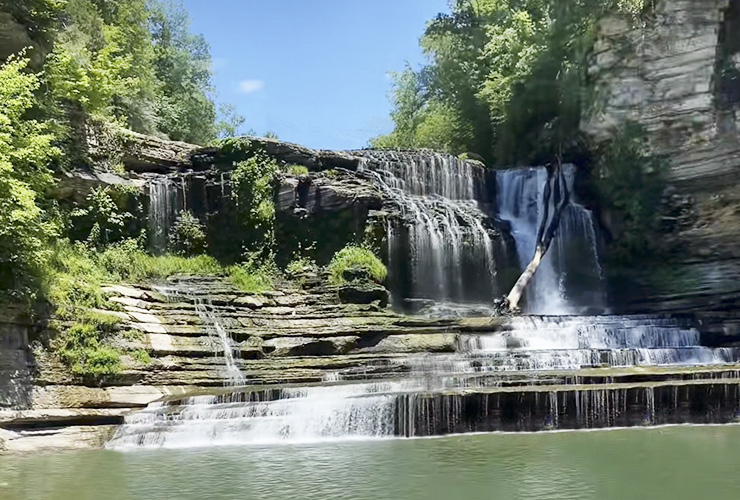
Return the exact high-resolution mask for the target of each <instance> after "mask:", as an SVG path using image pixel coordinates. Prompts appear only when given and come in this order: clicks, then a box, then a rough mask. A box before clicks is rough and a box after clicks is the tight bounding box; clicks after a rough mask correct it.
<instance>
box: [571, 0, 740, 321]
mask: <svg viewBox="0 0 740 500" xmlns="http://www.w3.org/2000/svg"><path fill="white" fill-rule="evenodd" d="M738 27H740V1H737V0H731V1H730V0H671V1H666V0H661V1H659V2H657V3H656V6H655V10H654V12H653V14H652V18H651V19H649V20H647V21H645V23H644V24H641V25H638V26H635V25H634V24H632V23H630V22H628V21H626V20H624V19H618V18H609V19H605V20H604V21H603V22H602V25H601V32H600V35H599V38H598V40H597V42H596V45H595V50H594V54H593V64H592V67H591V68H590V75H591V78H592V81H593V83H594V85H595V87H596V89H597V95H598V96H599V99H597V100H598V101H599V102H600V106H598V109H595V110H592V111H591V114H590V115H589V116H588V117H586V118H585V119H584V121H583V124H582V128H583V130H584V131H585V132H586V133H588V134H590V135H591V136H592V137H594V138H595V139H596V140H602V139H605V138H608V137H609V135H610V134H611V133H612V132H613V130H615V129H616V128H617V127H618V126H620V125H623V124H625V123H627V122H629V121H632V122H637V123H640V124H642V125H643V126H644V127H645V129H646V131H647V133H648V139H649V142H650V145H651V147H652V149H653V150H654V151H655V152H656V153H658V154H664V155H667V157H668V158H669V162H670V164H669V171H668V181H669V184H670V187H669V190H668V192H667V195H668V196H667V199H669V200H670V202H669V203H667V207H666V213H664V214H663V215H664V222H666V224H665V234H664V237H665V238H666V240H667V241H669V242H670V243H671V247H672V248H674V249H675V250H674V251H673V254H672V257H671V262H670V268H671V269H672V272H670V273H668V274H670V275H669V276H665V277H659V276H655V275H654V273H653V275H652V276H651V273H652V271H650V270H640V269H635V272H634V274H633V275H631V276H629V277H625V278H626V279H625V280H624V283H620V284H619V286H617V287H616V288H617V290H616V295H618V296H619V297H618V298H619V301H620V302H621V303H622V306H623V307H624V308H626V309H627V310H632V311H638V310H641V311H654V310H674V311H694V310H715V311H717V310H723V311H728V310H731V309H736V308H737V306H738V305H740V247H739V246H738V244H737V243H738V237H740V195H739V194H738V185H739V184H740V175H738V174H740V133H739V132H738V130H739V129H740V127H739V126H738V124H739V123H740V122H739V120H740V97H739V94H738V90H740V78H738V76H740V72H738V67H739V66H740V65H738V62H740V36H738ZM634 285H637V286H634ZM620 295H621V296H620ZM728 325H729V326H728ZM737 327H738V323H737V320H734V319H733V320H728V321H725V322H724V323H723V326H721V327H720V328H719V329H718V330H717V333H718V334H727V335H729V334H730V333H731V332H732V331H734V330H735V329H737Z"/></svg>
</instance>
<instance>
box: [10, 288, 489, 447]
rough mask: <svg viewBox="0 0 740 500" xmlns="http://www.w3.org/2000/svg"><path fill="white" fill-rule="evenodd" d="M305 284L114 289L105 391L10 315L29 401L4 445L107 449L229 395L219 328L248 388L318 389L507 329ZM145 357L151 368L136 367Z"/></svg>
mask: <svg viewBox="0 0 740 500" xmlns="http://www.w3.org/2000/svg"><path fill="white" fill-rule="evenodd" d="M302 282H303V287H299V286H297V285H296V284H286V285H285V286H283V287H281V288H279V289H277V290H273V291H269V292H265V293H261V294H252V293H245V292H242V291H240V290H238V289H236V288H235V287H233V286H232V285H230V284H229V283H228V282H227V281H226V280H225V279H222V278H187V277H181V278H177V279H175V280H172V281H170V282H169V283H168V284H167V286H168V289H171V290H177V292H172V293H173V294H172V295H169V296H165V295H163V294H162V292H161V291H159V290H158V289H155V288H152V287H151V286H148V285H140V286H123V285H109V286H106V287H105V288H104V291H105V293H107V294H108V296H109V298H110V301H111V303H112V304H116V305H117V307H118V308H120V310H118V311H112V312H111V313H110V314H115V315H116V316H118V317H119V318H121V319H122V320H123V323H122V324H121V325H120V326H121V333H120V335H116V336H115V337H114V339H113V340H112V342H113V345H115V346H116V347H117V348H118V349H120V350H121V351H122V352H124V355H123V356H122V365H123V370H122V371H121V373H120V374H118V375H116V376H111V377H108V378H104V379H102V380H87V379H82V378H79V377H75V376H73V375H72V374H71V373H70V372H69V370H68V369H67V368H65V367H64V366H63V365H62V364H61V363H60V362H59V361H58V360H57V358H56V356H55V355H54V354H53V352H52V351H50V350H49V349H47V348H43V347H41V344H40V343H39V342H33V341H34V339H41V337H40V336H39V334H40V333H42V332H39V331H34V332H33V333H31V334H29V331H31V328H32V323H31V322H30V321H28V320H27V319H24V317H23V316H22V315H12V317H11V316H7V317H6V318H5V319H3V321H4V323H2V324H0V340H2V342H3V349H2V350H0V370H2V371H0V380H1V381H3V383H7V382H8V381H10V383H11V384H12V385H13V387H14V388H16V389H22V391H23V394H20V393H19V392H18V391H16V390H15V389H13V390H10V389H8V387H5V386H3V390H2V391H1V392H0V394H2V395H3V397H4V398H6V399H7V395H9V394H11V393H12V394H14V395H16V396H19V397H14V398H13V399H12V401H11V400H10V399H7V401H5V400H3V401H0V403H2V405H3V406H5V409H4V410H3V409H2V408H0V429H5V431H9V432H5V431H2V430H0V432H5V434H3V435H2V436H0V440H5V446H6V448H8V449H15V450H23V449H31V448H33V447H34V446H36V445H34V444H33V443H38V445H39V446H42V447H49V448H56V447H69V445H70V444H71V442H72V441H74V440H75V439H80V440H81V443H80V446H82V445H83V444H85V443H86V444H87V445H93V444H94V445H99V444H100V443H102V440H104V438H105V437H106V436H109V435H110V430H111V426H113V425H117V424H119V423H120V422H121V420H122V418H123V415H124V414H125V413H126V412H127V411H129V410H131V409H135V408H141V407H143V406H145V405H147V404H149V403H150V402H152V401H156V400H159V399H162V398H172V397H179V396H183V395H186V394H192V393H197V392H199V391H203V390H206V389H209V390H212V388H218V387H221V386H222V385H223V384H224V380H225V376H226V371H225V362H224V358H223V357H222V354H223V347H222V345H221V344H220V343H219V341H218V339H217V338H215V337H214V336H213V329H214V324H213V322H214V321H217V322H218V326H219V328H223V329H224V331H225V332H226V333H227V334H228V335H229V337H231V338H232V339H234V342H235V344H234V352H235V353H238V356H237V357H238V359H237V361H236V363H237V366H238V367H239V368H240V370H241V371H242V373H243V374H244V377H245V383H246V384H249V385H263V384H284V383H317V382H322V381H325V380H331V379H332V377H333V376H334V375H335V374H336V373H338V372H339V371H341V372H342V373H343V374H344V375H343V376H344V377H345V378H349V379H352V377H353V373H356V374H357V376H358V377H363V376H365V375H366V374H367V373H374V374H375V375H377V376H379V377H385V376H391V375H393V374H394V373H397V372H398V371H404V370H408V369H409V367H404V365H403V363H401V362H400V360H399V359H398V357H399V356H400V355H404V356H406V355H409V354H419V355H423V354H424V353H428V352H454V351H455V350H456V349H457V348H458V345H459V336H460V334H462V333H466V332H473V331H496V330H497V329H500V328H502V322H501V321H499V320H488V319H485V320H435V319H425V318H410V317H407V316H403V315H399V314H396V313H394V312H392V311H391V310H389V309H387V307H386V306H387V292H385V291H384V292H385V293H384V294H382V295H379V291H378V290H377V289H376V288H377V287H373V286H369V285H368V286H366V287H365V288H363V287H362V286H359V285H357V286H355V285H353V286H345V287H328V286H327V285H326V284H325V281H323V280H322V279H316V280H311V279H308V277H307V276H304V277H303V279H302ZM349 289H352V290H355V292H356V293H354V294H350V293H348V292H347V290H349ZM361 292H362V293H361ZM371 292H372V293H371ZM198 304H206V307H207V308H208V310H209V311H210V312H209V314H208V315H204V314H203V310H202V306H198ZM132 331H135V332H139V333H136V334H135V335H132V333H131V332H132ZM124 332H125V333H124ZM143 351H145V352H146V353H147V354H148V356H149V357H150V358H151V361H148V360H142V359H141V358H139V357H136V356H134V353H137V352H143ZM20 371H23V374H20ZM21 375H22V376H21ZM14 391H15V392H14ZM42 431H43V432H42ZM19 432H20V434H18V433H19ZM24 433H25V434H24ZM34 433H36V434H34ZM43 434H45V435H47V436H48V437H49V439H48V440H46V441H44V440H43V439H41V436H42V435H43ZM24 436H25V437H24Z"/></svg>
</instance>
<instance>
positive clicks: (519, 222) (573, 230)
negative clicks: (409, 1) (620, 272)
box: [496, 165, 605, 315]
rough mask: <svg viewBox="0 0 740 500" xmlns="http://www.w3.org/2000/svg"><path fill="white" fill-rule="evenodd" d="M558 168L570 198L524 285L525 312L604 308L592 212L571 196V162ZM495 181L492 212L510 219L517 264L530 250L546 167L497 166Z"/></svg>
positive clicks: (539, 214) (528, 257) (539, 213)
mask: <svg viewBox="0 0 740 500" xmlns="http://www.w3.org/2000/svg"><path fill="white" fill-rule="evenodd" d="M564 169H565V175H566V181H567V183H568V187H569V191H570V193H571V201H570V204H569V205H568V206H567V207H566V209H565V211H564V213H563V216H562V218H561V220H560V225H559V228H558V230H557V233H556V237H555V239H554V240H553V242H552V245H551V247H550V249H549V251H548V252H547V254H546V255H545V258H544V259H543V261H542V264H541V265H540V267H539V268H538V269H537V273H536V274H535V277H534V279H533V281H532V282H531V283H530V284H529V286H528V287H527V291H526V305H525V312H527V313H531V314H556V315H557V314H574V313H579V312H580V311H582V310H584V309H590V310H597V311H598V310H601V311H603V310H604V309H605V303H604V294H603V286H602V283H601V281H602V275H601V274H602V273H601V266H600V264H599V255H598V251H597V245H598V242H597V238H596V231H595V229H594V221H593V216H592V214H591V212H590V211H589V210H587V209H585V208H584V207H583V206H581V205H579V204H578V203H577V201H576V200H575V199H574V196H573V192H574V189H573V184H574V179H575V173H576V169H575V167H574V166H573V165H565V166H564ZM496 181H497V186H498V189H497V197H496V199H497V204H498V213H499V216H500V217H501V219H503V220H505V221H508V222H509V224H510V225H511V233H512V236H513V237H514V240H515V241H516V247H517V254H518V257H519V264H520V267H521V269H522V270H523V269H524V268H525V267H526V266H527V264H529V261H530V260H531V259H532V256H533V255H534V252H535V246H536V243H537V241H536V239H537V229H538V227H539V222H540V218H541V217H542V214H543V207H542V193H543V190H544V188H545V185H546V183H547V171H546V170H545V168H544V167H538V168H521V169H512V170H503V171H499V172H497V175H496Z"/></svg>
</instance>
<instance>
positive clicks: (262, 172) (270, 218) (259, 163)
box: [231, 153, 278, 254]
mask: <svg viewBox="0 0 740 500" xmlns="http://www.w3.org/2000/svg"><path fill="white" fill-rule="evenodd" d="M277 172H278V164H277V162H276V161H275V160H274V159H273V158H270V157H268V156H266V155H264V154H261V153H257V154H255V155H254V156H252V157H251V158H249V159H247V160H244V161H240V162H239V163H237V165H236V169H234V172H233V174H232V177H231V180H232V184H233V189H234V197H235V198H236V203H237V211H238V217H239V221H240V223H241V225H242V226H243V228H244V233H245V234H244V241H243V246H244V251H245V253H249V252H255V251H262V252H263V254H266V253H269V252H270V251H271V250H272V246H273V243H274V241H273V240H274V229H275V204H274V198H275V182H274V181H275V175H276V173H277Z"/></svg>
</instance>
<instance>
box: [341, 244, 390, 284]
mask: <svg viewBox="0 0 740 500" xmlns="http://www.w3.org/2000/svg"><path fill="white" fill-rule="evenodd" d="M350 270H355V271H358V273H357V274H358V275H359V274H362V273H366V274H367V276H369V277H370V278H371V279H372V280H374V281H376V282H378V283H380V282H382V281H383V280H385V277H386V275H387V274H388V270H387V269H386V268H385V265H384V264H383V263H382V262H381V261H380V259H378V258H377V257H376V256H375V254H374V253H373V252H372V251H371V250H369V249H367V248H365V247H360V246H354V245H349V246H346V247H344V248H343V249H341V250H340V251H338V252H337V253H336V254H334V257H333V258H332V260H331V262H330V263H329V273H330V277H329V281H330V283H332V284H334V285H339V284H342V283H347V282H348V279H347V277H346V275H347V271H350Z"/></svg>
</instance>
